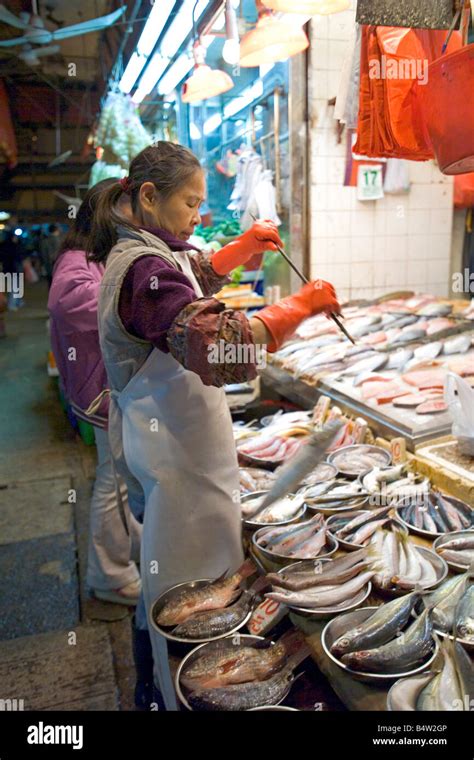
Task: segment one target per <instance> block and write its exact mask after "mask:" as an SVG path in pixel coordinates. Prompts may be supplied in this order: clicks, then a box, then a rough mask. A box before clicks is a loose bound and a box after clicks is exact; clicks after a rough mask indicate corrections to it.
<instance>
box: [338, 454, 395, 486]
mask: <svg viewBox="0 0 474 760" xmlns="http://www.w3.org/2000/svg"><path fill="white" fill-rule="evenodd" d="M333 464H334V465H335V466H336V467H337V468H338V470H339V471H340V472H344V473H349V474H351V475H361V474H365V473H367V472H368V471H369V470H372V469H373V468H374V467H383V466H384V465H386V464H387V459H386V457H385V455H384V454H383V453H382V452H380V451H377V450H374V449H370V448H369V447H366V446H364V445H362V446H358V447H354V448H351V449H349V450H347V451H345V450H344V449H341V451H340V452H338V453H337V454H336V455H335V456H334V458H333ZM333 493H334V491H333Z"/></svg>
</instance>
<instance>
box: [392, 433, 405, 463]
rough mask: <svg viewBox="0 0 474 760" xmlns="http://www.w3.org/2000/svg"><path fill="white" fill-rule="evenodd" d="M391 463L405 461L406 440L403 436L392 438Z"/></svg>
mask: <svg viewBox="0 0 474 760" xmlns="http://www.w3.org/2000/svg"><path fill="white" fill-rule="evenodd" d="M390 448H391V450H392V462H393V464H402V463H403V462H406V461H407V442H406V440H405V439H404V438H393V439H392V441H391V444H390Z"/></svg>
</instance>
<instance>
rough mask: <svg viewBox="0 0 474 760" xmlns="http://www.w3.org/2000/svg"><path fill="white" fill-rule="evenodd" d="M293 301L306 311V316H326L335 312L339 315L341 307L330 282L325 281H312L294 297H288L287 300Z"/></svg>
mask: <svg viewBox="0 0 474 760" xmlns="http://www.w3.org/2000/svg"><path fill="white" fill-rule="evenodd" d="M292 298H293V299H294V300H295V301H299V302H300V303H301V305H302V307H303V308H306V309H307V310H308V312H309V313H308V316H312V315H313V314H320V313H321V312H324V313H325V314H327V315H328V316H329V315H330V314H331V313H332V312H335V313H336V314H340V313H341V306H340V304H339V301H338V300H337V295H336V291H335V290H334V287H333V286H332V285H331V283H330V282H326V281H325V280H312V282H308V283H307V284H306V285H303V287H302V288H301V289H300V290H298V291H297V293H295V295H294V296H289V298H288V299H284V300H290V299H292Z"/></svg>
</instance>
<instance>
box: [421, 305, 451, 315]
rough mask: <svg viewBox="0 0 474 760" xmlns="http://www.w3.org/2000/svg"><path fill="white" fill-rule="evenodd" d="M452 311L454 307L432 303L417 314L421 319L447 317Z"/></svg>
mask: <svg viewBox="0 0 474 760" xmlns="http://www.w3.org/2000/svg"><path fill="white" fill-rule="evenodd" d="M452 310H453V307H452V306H450V305H449V304H447V303H430V304H428V306H424V307H423V308H422V309H420V310H419V311H418V312H417V314H418V316H419V317H447V316H448V314H451V312H452Z"/></svg>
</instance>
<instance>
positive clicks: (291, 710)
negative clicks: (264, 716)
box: [246, 705, 301, 712]
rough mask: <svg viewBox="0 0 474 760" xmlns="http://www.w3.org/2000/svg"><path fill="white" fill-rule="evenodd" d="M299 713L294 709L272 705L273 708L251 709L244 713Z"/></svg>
mask: <svg viewBox="0 0 474 760" xmlns="http://www.w3.org/2000/svg"><path fill="white" fill-rule="evenodd" d="M276 710H277V711H278V712H301V711H300V710H298V709H297V708H296V707H286V705H273V707H252V708H251V709H250V710H246V712H275V711H276Z"/></svg>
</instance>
